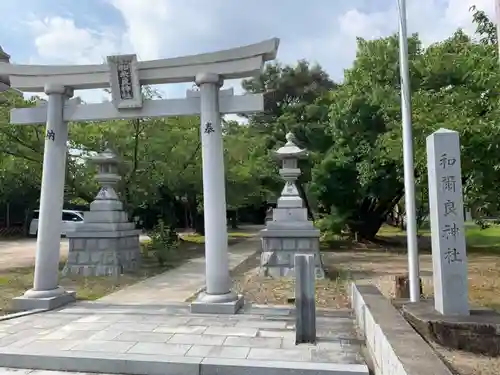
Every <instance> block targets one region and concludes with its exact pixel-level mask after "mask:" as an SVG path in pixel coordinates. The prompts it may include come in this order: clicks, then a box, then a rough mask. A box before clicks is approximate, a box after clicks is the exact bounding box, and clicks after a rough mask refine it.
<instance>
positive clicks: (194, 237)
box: [180, 232, 253, 244]
mask: <svg viewBox="0 0 500 375" xmlns="http://www.w3.org/2000/svg"><path fill="white" fill-rule="evenodd" d="M252 235H253V234H252V233H245V232H229V233H228V234H227V238H228V240H229V241H233V242H234V240H238V239H244V238H250V237H252ZM180 237H181V238H182V239H183V240H184V241H188V242H192V243H197V244H204V243H205V236H202V235H201V234H198V233H186V234H181V235H180Z"/></svg>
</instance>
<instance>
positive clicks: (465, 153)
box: [0, 8, 500, 239]
mask: <svg viewBox="0 0 500 375" xmlns="http://www.w3.org/2000/svg"><path fill="white" fill-rule="evenodd" d="M472 18H473V20H474V22H475V23H476V26H477V33H476V35H475V36H474V37H470V36H468V35H466V34H465V33H464V32H463V31H462V30H457V31H456V32H455V33H454V34H453V35H451V36H450V37H449V38H447V39H446V40H443V41H440V42H437V43H434V44H432V45H430V46H427V47H424V46H423V45H422V43H421V41H420V39H419V37H418V35H417V34H415V35H412V36H411V37H410V38H409V39H408V45H409V48H408V50H409V60H410V64H409V65H410V77H411V95H412V117H413V136H414V146H415V171H414V173H415V183H416V191H417V200H418V202H417V203H418V208H419V215H420V216H425V215H426V214H427V172H426V155H425V138H426V137H427V136H428V135H429V134H431V133H432V132H434V131H436V130H437V129H439V128H447V129H452V130H456V131H458V132H459V133H460V137H461V144H462V170H463V185H464V194H465V200H466V205H467V206H468V207H470V208H471V209H473V210H474V211H475V212H477V213H478V214H479V215H489V214H493V213H496V212H497V211H498V210H499V208H500V207H499V200H498V197H497V194H496V193H495V190H496V189H495V188H496V187H497V186H498V185H499V183H500V152H499V146H500V130H499V129H500V127H499V126H498V125H497V119H498V118H500V117H499V115H500V113H499V106H498V103H499V99H500V98H499V90H498V83H499V74H500V73H499V69H498V64H499V63H498V61H499V59H498V52H497V46H496V43H497V37H496V28H495V26H494V24H493V23H492V22H491V21H490V20H489V19H488V17H487V16H486V14H485V13H484V12H482V11H480V10H478V9H475V8H473V9H472ZM398 50H399V46H398V39H397V36H396V35H392V36H389V37H385V38H379V39H376V40H364V39H361V38H359V39H358V41H357V53H356V58H355V60H354V62H353V64H352V66H351V67H350V68H349V69H347V70H346V71H345V74H344V79H343V81H342V82H334V81H333V80H332V79H331V78H330V77H329V75H328V74H327V72H326V71H325V70H324V69H323V68H322V67H321V66H320V65H318V64H311V63H309V62H308V61H306V60H300V61H298V62H297V63H296V64H294V65H284V64H281V63H279V62H275V63H271V64H267V65H266V66H265V69H264V70H263V72H262V74H260V75H259V76H257V77H254V78H252V79H248V80H245V81H243V83H242V86H243V89H244V90H245V91H247V92H250V93H263V94H264V97H265V111H264V112H263V113H260V114H256V115H252V116H247V119H246V123H245V124H240V123H238V122H235V121H224V122H223V133H224V147H225V149H224V155H225V161H226V166H225V167H226V192H227V203H228V211H229V213H231V212H232V213H233V214H234V217H237V213H238V212H241V211H242V210H245V209H248V208H249V207H250V209H251V210H254V211H259V212H261V211H262V208H263V207H265V205H266V204H267V203H268V202H269V201H270V200H272V198H273V197H275V196H276V194H278V193H279V191H280V190H281V188H282V182H281V181H280V178H279V175H278V173H277V171H278V165H277V163H276V161H275V160H273V158H272V155H271V152H272V151H273V150H275V149H276V148H277V147H279V146H280V145H282V144H283V143H284V141H285V134H286V133H287V132H290V131H291V132H293V133H294V135H295V136H296V139H297V142H298V144H299V146H301V147H305V148H307V149H308V150H309V151H310V157H309V159H308V160H305V161H303V162H302V165H301V167H302V170H303V174H302V176H301V177H300V179H299V190H300V191H301V194H302V195H303V196H304V198H307V199H306V204H307V206H308V209H309V212H310V215H311V216H312V217H313V218H315V219H318V218H319V219H320V220H322V223H323V225H322V228H323V229H325V230H332V231H337V232H339V231H343V232H347V233H350V234H356V235H358V236H361V237H364V238H367V239H373V238H374V236H375V235H376V233H377V232H378V230H379V228H380V226H381V225H382V223H384V221H386V220H387V216H388V214H389V213H391V212H392V211H393V210H394V208H395V206H397V205H398V206H399V207H400V208H402V209H403V210H404V206H403V204H402V199H401V198H402V197H403V195H404V184H403V160H402V158H403V156H402V141H401V111H400V76H399V54H398ZM144 96H145V97H147V98H155V97H158V94H157V93H155V92H154V91H153V90H151V89H150V88H147V87H146V88H144ZM1 97H2V99H3V100H2V102H1V103H0V140H1V144H2V146H1V147H0V182H1V184H0V204H6V203H12V202H16V204H19V205H21V206H23V207H24V209H26V210H32V209H35V208H37V206H38V199H39V193H40V181H41V167H42V159H43V143H44V137H43V129H44V128H43V126H38V125H32V126H13V125H10V124H9V114H8V113H9V110H10V109H11V108H16V107H17V108H19V107H30V106H34V105H36V104H37V102H39V99H37V98H33V99H30V100H26V99H24V98H23V97H22V96H20V95H18V94H17V93H16V92H14V91H9V92H7V93H4V94H2V95H1ZM199 123H200V119H199V118H198V117H184V118H181V117H174V118H168V119H150V118H144V119H138V120H133V121H125V120H120V121H107V122H89V123H79V124H70V136H69V139H70V142H69V150H70V152H69V153H68V160H67V166H68V167H67V175H66V190H65V192H66V197H65V201H66V204H67V205H68V204H69V205H85V204H88V203H89V202H90V201H92V199H93V198H94V196H95V194H96V192H97V184H96V183H95V181H94V179H93V175H94V173H95V171H94V168H93V167H92V166H91V165H89V164H88V163H86V162H85V156H86V155H88V154H89V153H91V152H95V151H100V150H102V149H103V147H104V144H105V143H106V142H107V143H108V144H109V145H111V147H112V148H113V149H114V150H115V152H117V154H118V155H119V157H120V159H121V160H122V164H121V171H120V172H121V174H122V182H121V185H120V188H119V191H120V194H121V198H122V199H123V200H124V202H125V203H126V207H127V209H128V211H129V213H130V214H131V215H132V216H139V217H140V218H141V219H142V221H143V222H144V224H145V225H146V226H152V225H154V224H155V223H156V221H157V219H158V218H162V219H163V220H167V221H168V222H169V223H171V225H174V226H175V225H191V226H194V227H196V228H197V229H199V230H201V231H202V230H203V225H202V223H201V225H200V218H201V217H202V211H203V207H202V194H203V193H202V177H201V176H202V171H201V150H200V147H201V145H200V130H199V126H200V125H199Z"/></svg>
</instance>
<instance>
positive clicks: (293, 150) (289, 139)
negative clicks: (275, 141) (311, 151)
mask: <svg viewBox="0 0 500 375" xmlns="http://www.w3.org/2000/svg"><path fill="white" fill-rule="evenodd" d="M294 140H295V136H294V135H293V133H290V132H289V133H287V135H286V143H285V145H284V146H283V147H280V148H279V149H278V150H276V151H274V154H275V155H276V157H277V158H278V159H302V158H304V157H306V156H307V150H305V149H302V148H300V147H298V146H297V145H296V144H295V143H294Z"/></svg>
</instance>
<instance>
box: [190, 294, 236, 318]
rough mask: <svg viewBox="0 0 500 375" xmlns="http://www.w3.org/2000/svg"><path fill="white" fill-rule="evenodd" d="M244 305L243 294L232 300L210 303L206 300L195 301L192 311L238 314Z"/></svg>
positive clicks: (192, 304)
mask: <svg viewBox="0 0 500 375" xmlns="http://www.w3.org/2000/svg"><path fill="white" fill-rule="evenodd" d="M243 305H244V299H243V296H241V295H240V296H238V299H237V300H235V301H231V302H223V303H210V302H205V301H198V300H196V301H193V302H192V303H191V305H190V309H191V313H194V314H236V313H237V312H238V310H239V309H241V308H242V307H243Z"/></svg>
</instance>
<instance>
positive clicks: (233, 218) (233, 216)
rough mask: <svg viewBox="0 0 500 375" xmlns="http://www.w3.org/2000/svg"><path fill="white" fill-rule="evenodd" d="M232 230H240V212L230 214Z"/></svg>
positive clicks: (235, 211)
mask: <svg viewBox="0 0 500 375" xmlns="http://www.w3.org/2000/svg"><path fill="white" fill-rule="evenodd" d="M230 220H231V229H238V210H237V209H236V210H232V211H231V213H230Z"/></svg>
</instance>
